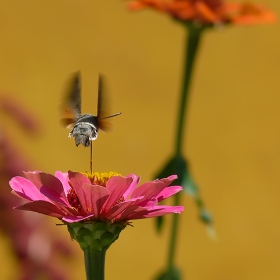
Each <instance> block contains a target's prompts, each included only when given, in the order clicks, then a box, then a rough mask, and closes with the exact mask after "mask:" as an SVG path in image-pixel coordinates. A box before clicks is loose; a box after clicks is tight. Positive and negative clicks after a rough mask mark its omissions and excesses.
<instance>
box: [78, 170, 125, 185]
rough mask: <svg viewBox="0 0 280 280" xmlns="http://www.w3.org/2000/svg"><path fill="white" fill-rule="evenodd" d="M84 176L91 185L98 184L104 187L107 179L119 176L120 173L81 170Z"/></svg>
mask: <svg viewBox="0 0 280 280" xmlns="http://www.w3.org/2000/svg"><path fill="white" fill-rule="evenodd" d="M82 173H83V174H84V175H85V176H87V177H88V178H89V180H90V182H91V183H92V185H99V186H102V187H106V183H107V181H108V180H109V179H110V178H111V177H113V176H121V174H118V173H116V172H112V171H110V172H108V173H107V172H94V173H90V172H85V173H84V172H82Z"/></svg>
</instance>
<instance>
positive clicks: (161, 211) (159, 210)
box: [133, 206, 184, 219]
mask: <svg viewBox="0 0 280 280" xmlns="http://www.w3.org/2000/svg"><path fill="white" fill-rule="evenodd" d="M148 211H149V213H148V214H147V215H145V217H144V218H152V217H158V216H163V215H167V214H172V213H176V214H180V213H181V212H183V211H184V207H183V206H155V207H153V209H148ZM133 219H137V218H133ZM140 219H141V218H140Z"/></svg>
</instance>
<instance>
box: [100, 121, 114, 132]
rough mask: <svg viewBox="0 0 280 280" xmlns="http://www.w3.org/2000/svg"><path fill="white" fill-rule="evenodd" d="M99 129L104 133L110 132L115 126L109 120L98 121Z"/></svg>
mask: <svg viewBox="0 0 280 280" xmlns="http://www.w3.org/2000/svg"><path fill="white" fill-rule="evenodd" d="M98 128H99V129H101V130H102V131H105V132H109V131H111V130H112V129H113V125H112V124H111V123H110V122H109V121H108V120H107V119H100V120H98Z"/></svg>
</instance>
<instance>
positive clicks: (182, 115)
mask: <svg viewBox="0 0 280 280" xmlns="http://www.w3.org/2000/svg"><path fill="white" fill-rule="evenodd" d="M187 27H188V28H186V30H187V31H188V34H187V40H186V45H185V47H186V49H185V61H184V66H183V67H184V72H183V77H182V78H183V81H182V91H181V99H180V103H179V110H178V112H179V114H178V123H177V136H176V142H175V155H176V156H181V155H182V146H183V143H184V141H183V135H184V133H183V132H184V123H185V121H186V114H187V109H188V101H189V92H190V91H189V89H190V83H191V77H192V72H193V65H194V61H195V57H196V54H197V50H198V46H199V41H200V37H201V34H202V30H203V28H202V27H196V26H193V25H188V26H187ZM179 180H181V181H182V178H179ZM181 183H182V182H181ZM174 205H180V193H178V194H176V195H175V196H174ZM179 217H180V215H173V216H172V226H171V235H170V241H169V254H168V270H169V271H171V270H172V268H173V267H174V257H175V249H176V242H177V233H178V227H179Z"/></svg>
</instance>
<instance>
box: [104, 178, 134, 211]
mask: <svg viewBox="0 0 280 280" xmlns="http://www.w3.org/2000/svg"><path fill="white" fill-rule="evenodd" d="M132 183H133V179H132V178H131V177H122V176H114V177H111V178H110V179H109V180H108V182H107V184H106V189H108V191H109V192H110V196H109V198H108V199H107V201H106V203H105V204H104V206H103V208H102V212H107V211H108V210H109V209H110V208H112V207H113V206H114V205H115V204H116V203H117V202H118V200H119V199H120V198H122V197H123V194H124V193H125V192H126V191H127V189H128V188H129V187H130V186H131V185H132Z"/></svg>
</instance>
